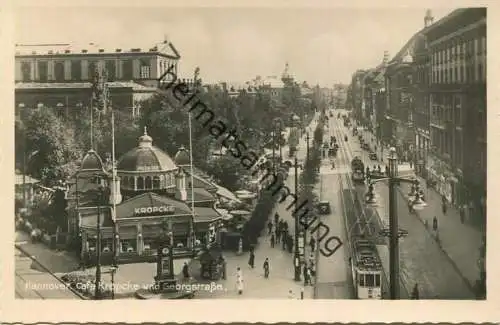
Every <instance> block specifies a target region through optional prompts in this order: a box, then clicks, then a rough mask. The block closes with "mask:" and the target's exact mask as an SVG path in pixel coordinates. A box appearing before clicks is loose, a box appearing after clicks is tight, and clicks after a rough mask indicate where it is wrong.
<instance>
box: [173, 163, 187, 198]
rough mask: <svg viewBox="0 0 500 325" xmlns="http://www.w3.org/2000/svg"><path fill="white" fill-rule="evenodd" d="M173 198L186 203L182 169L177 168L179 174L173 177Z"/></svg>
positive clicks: (184, 178)
mask: <svg viewBox="0 0 500 325" xmlns="http://www.w3.org/2000/svg"><path fill="white" fill-rule="evenodd" d="M175 198H176V199H179V200H181V201H184V202H185V201H187V191H186V174H185V173H184V170H182V168H179V172H178V173H177V174H176V175H175Z"/></svg>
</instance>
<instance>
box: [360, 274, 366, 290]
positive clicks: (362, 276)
mask: <svg viewBox="0 0 500 325" xmlns="http://www.w3.org/2000/svg"><path fill="white" fill-rule="evenodd" d="M358 279H359V286H360V287H364V286H365V285H366V284H365V275H364V274H362V273H358Z"/></svg>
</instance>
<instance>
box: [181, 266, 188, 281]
mask: <svg viewBox="0 0 500 325" xmlns="http://www.w3.org/2000/svg"><path fill="white" fill-rule="evenodd" d="M182 275H184V280H187V279H189V278H190V276H189V266H188V263H187V262H184V266H183V267H182Z"/></svg>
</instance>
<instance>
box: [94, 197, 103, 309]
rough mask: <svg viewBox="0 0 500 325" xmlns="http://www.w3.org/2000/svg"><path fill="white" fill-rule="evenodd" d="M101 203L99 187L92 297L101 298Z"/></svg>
mask: <svg viewBox="0 0 500 325" xmlns="http://www.w3.org/2000/svg"><path fill="white" fill-rule="evenodd" d="M101 203H102V188H101V187H99V190H98V194H97V241H96V245H95V246H96V260H97V261H96V269H95V293H94V299H96V300H99V299H101Z"/></svg>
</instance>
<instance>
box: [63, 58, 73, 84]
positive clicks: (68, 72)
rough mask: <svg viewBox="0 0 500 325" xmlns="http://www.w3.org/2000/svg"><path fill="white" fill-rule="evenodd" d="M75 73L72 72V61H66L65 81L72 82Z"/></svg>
mask: <svg viewBox="0 0 500 325" xmlns="http://www.w3.org/2000/svg"><path fill="white" fill-rule="evenodd" d="M72 73H73V71H71V61H70V60H64V80H68V81H69V80H71V76H72Z"/></svg>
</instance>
